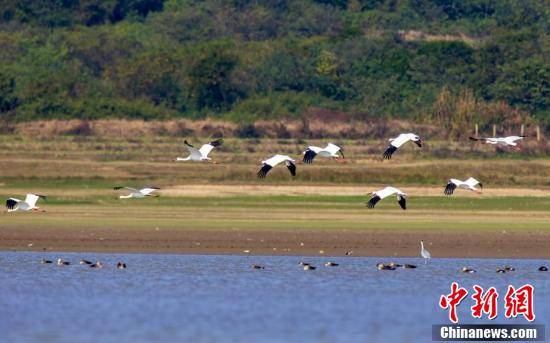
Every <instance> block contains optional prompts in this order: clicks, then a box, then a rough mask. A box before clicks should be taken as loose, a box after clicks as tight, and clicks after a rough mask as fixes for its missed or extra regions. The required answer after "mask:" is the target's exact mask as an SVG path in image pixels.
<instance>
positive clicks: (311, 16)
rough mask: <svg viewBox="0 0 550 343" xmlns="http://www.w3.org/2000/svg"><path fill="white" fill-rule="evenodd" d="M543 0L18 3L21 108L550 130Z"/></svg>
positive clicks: (6, 50) (3, 109)
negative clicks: (315, 112) (311, 114)
mask: <svg viewBox="0 0 550 343" xmlns="http://www.w3.org/2000/svg"><path fill="white" fill-rule="evenodd" d="M549 8H550V6H549V3H548V1H545V0H527V1H516V0H431V1H429V0H349V1H347V0H333V1H330V0H317V1H313V0H295V1H290V0H266V1H260V0H258V1H252V0H251V1H246V0H233V1H222V0H205V1H198V0H169V1H162V0H107V1H97V0H81V1H78V0H40V1H31V0H21V1H15V0H7V1H6V0H4V1H2V5H1V7H0V61H1V63H0V117H2V118H4V119H7V120H15V121H27V120H34V119H50V118H57V119H69V118H81V119H97V118H112V117H119V118H120V117H122V118H142V119H165V118H181V117H184V118H192V119H193V118H204V117H212V118H220V119H228V120H232V121H237V122H249V121H255V120H258V119H276V118H282V117H290V118H296V117H300V116H302V115H303V114H304V113H305V112H307V111H308V109H311V108H316V109H326V110H327V113H328V115H336V114H338V113H343V115H345V116H348V117H349V118H355V119H364V118H373V117H393V118H403V119H414V120H420V121H423V122H429V123H440V124H442V125H445V126H446V127H447V128H448V129H452V128H453V125H454V124H453V123H454V122H458V121H469V122H472V121H475V122H478V123H480V125H482V127H483V125H485V126H488V125H491V124H497V123H498V124H502V123H506V122H509V123H518V122H526V121H538V122H540V123H542V124H543V125H545V127H546V128H548V125H550V111H549V101H550V96H549V95H550V94H549V79H550V63H549V62H548V56H550V51H549V50H550V43H549V40H548V33H549V26H550V20H549V13H548V12H549Z"/></svg>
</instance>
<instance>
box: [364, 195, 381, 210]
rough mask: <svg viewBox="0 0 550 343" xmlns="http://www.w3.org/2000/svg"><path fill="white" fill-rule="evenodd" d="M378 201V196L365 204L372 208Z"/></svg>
mask: <svg viewBox="0 0 550 343" xmlns="http://www.w3.org/2000/svg"><path fill="white" fill-rule="evenodd" d="M379 201H380V197H379V196H378V195H375V196H373V197H372V198H370V200H369V202H368V203H367V207H368V208H374V206H375V205H376V204H377V203H378V202H379Z"/></svg>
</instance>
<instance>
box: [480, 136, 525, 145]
mask: <svg viewBox="0 0 550 343" xmlns="http://www.w3.org/2000/svg"><path fill="white" fill-rule="evenodd" d="M525 137H526V136H508V137H487V138H476V137H470V140H472V141H482V142H485V143H487V144H493V145H504V146H518V144H517V143H516V141H519V140H522V139H523V138H525Z"/></svg>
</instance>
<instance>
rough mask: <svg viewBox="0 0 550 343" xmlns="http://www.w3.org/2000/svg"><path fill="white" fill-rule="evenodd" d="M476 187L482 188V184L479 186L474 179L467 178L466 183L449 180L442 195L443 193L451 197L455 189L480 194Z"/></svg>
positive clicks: (479, 183)
mask: <svg viewBox="0 0 550 343" xmlns="http://www.w3.org/2000/svg"><path fill="white" fill-rule="evenodd" d="M478 185H479V188H483V184H481V182H479V181H478V180H476V179H474V178H473V177H470V178H468V179H467V180H466V181H460V180H458V179H449V181H448V182H447V186H445V190H444V191H443V193H445V195H452V194H453V192H454V191H455V189H457V188H462V189H467V190H469V191H474V192H477V193H481V190H480V189H477V188H476V186H478Z"/></svg>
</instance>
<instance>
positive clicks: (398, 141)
mask: <svg viewBox="0 0 550 343" xmlns="http://www.w3.org/2000/svg"><path fill="white" fill-rule="evenodd" d="M408 141H411V142H413V143H414V144H416V145H418V146H419V147H422V139H421V138H420V137H419V136H418V135H415V134H414V133H402V134H400V135H399V136H397V137H395V138H390V145H388V147H387V148H386V150H385V151H384V154H383V155H382V159H384V160H389V159H391V156H392V155H393V153H394V152H396V151H397V149H399V148H400V147H401V146H402V145H403V144H405V143H407V142H408Z"/></svg>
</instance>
